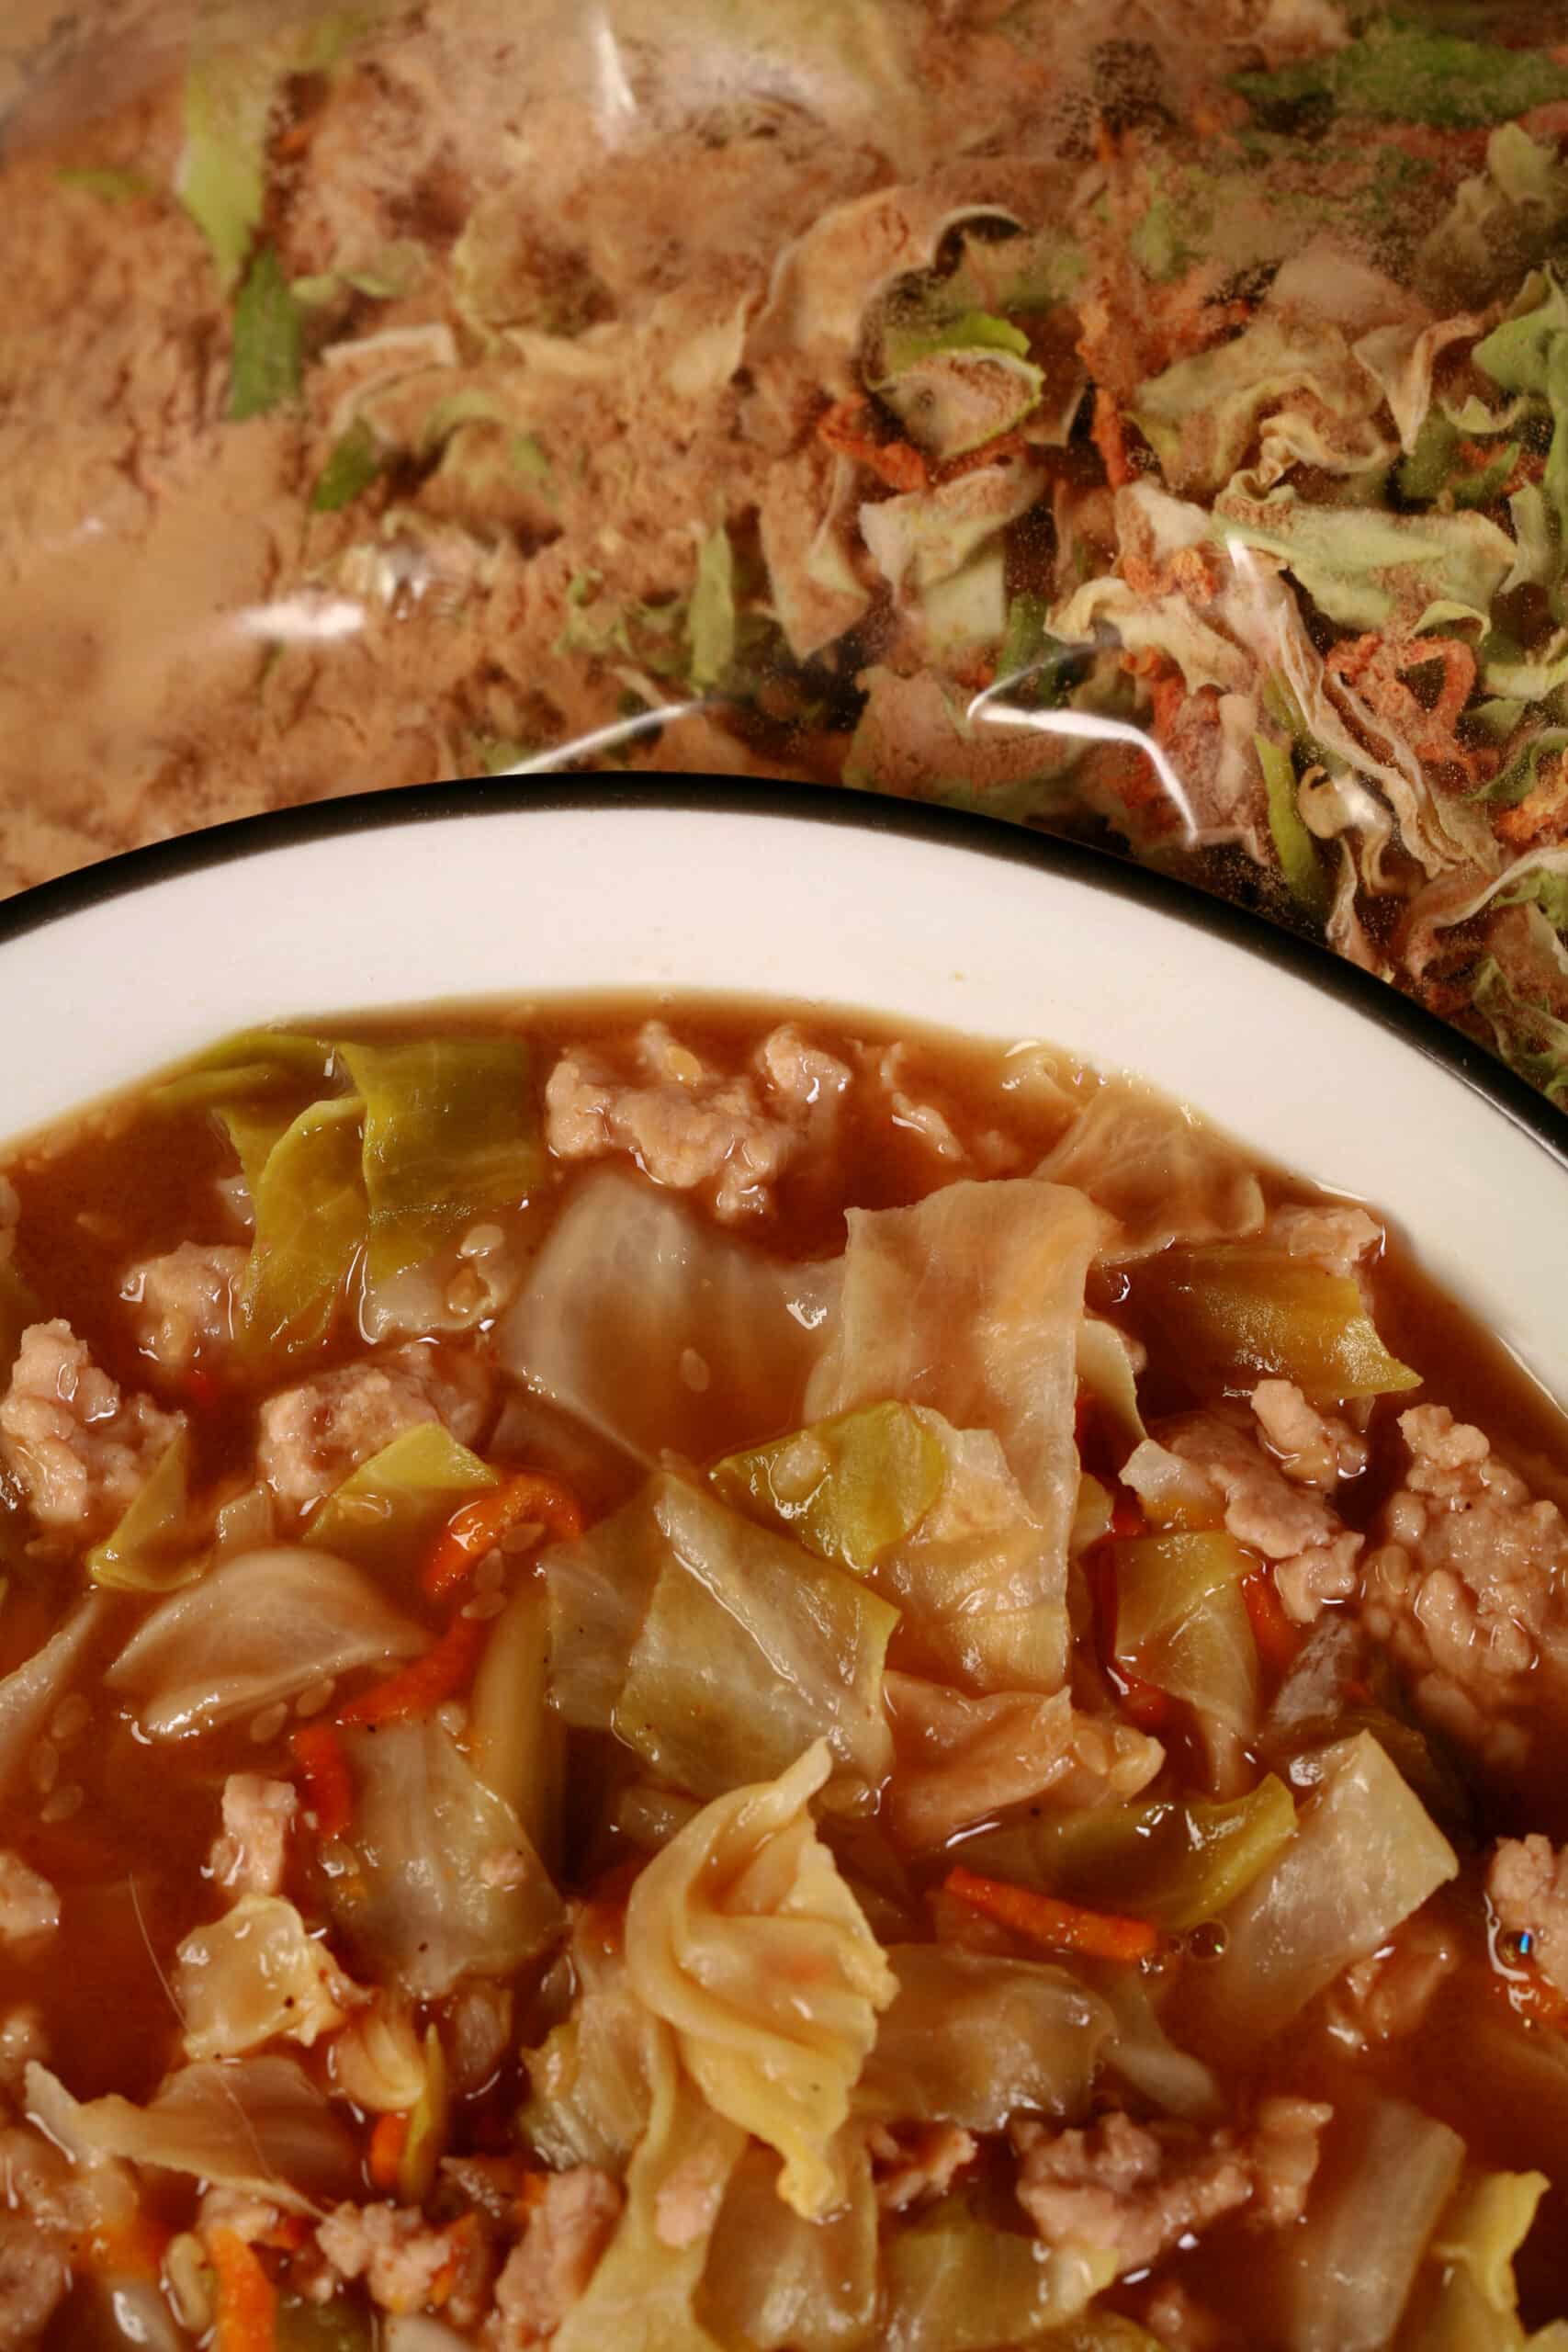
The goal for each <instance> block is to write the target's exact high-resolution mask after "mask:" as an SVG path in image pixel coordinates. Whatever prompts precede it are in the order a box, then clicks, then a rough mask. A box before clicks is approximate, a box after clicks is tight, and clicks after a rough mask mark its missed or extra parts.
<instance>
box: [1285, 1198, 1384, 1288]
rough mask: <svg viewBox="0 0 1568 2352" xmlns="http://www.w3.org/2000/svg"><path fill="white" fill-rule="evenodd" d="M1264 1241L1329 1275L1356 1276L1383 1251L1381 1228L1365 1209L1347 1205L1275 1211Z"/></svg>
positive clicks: (1301, 1206) (1315, 1204)
mask: <svg viewBox="0 0 1568 2352" xmlns="http://www.w3.org/2000/svg"><path fill="white" fill-rule="evenodd" d="M1263 1238H1264V1240H1265V1241H1269V1242H1272V1244H1273V1245H1274V1247H1275V1248H1276V1249H1277V1250H1289V1251H1290V1253H1291V1255H1292V1258H1310V1259H1311V1260H1312V1261H1313V1263H1314V1265H1315V1266H1321V1267H1322V1268H1323V1271H1324V1272H1325V1273H1326V1274H1340V1275H1346V1274H1354V1273H1356V1272H1358V1271H1359V1268H1360V1266H1361V1263H1362V1261H1363V1260H1365V1259H1367V1258H1371V1257H1373V1256H1375V1255H1376V1253H1377V1251H1378V1250H1381V1249H1382V1239H1383V1234H1382V1226H1381V1225H1379V1223H1378V1221H1377V1219H1376V1218H1375V1217H1371V1216H1368V1215H1367V1212H1366V1210H1365V1209H1359V1208H1354V1207H1352V1206H1351V1204H1349V1203H1348V1202H1343V1203H1338V1202H1337V1203H1334V1204H1328V1203H1319V1202H1312V1203H1304V1202H1303V1203H1301V1204H1294V1205H1292V1206H1291V1207H1288V1208H1282V1209H1276V1210H1275V1211H1274V1214H1273V1215H1272V1216H1271V1217H1270V1218H1269V1222H1268V1224H1267V1225H1266V1226H1265V1227H1264V1228H1263Z"/></svg>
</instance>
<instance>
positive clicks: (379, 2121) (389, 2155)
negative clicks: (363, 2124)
mask: <svg viewBox="0 0 1568 2352" xmlns="http://www.w3.org/2000/svg"><path fill="white" fill-rule="evenodd" d="M408 2138H409V2119H408V2117H407V2116H406V2115H378V2117H377V2118H376V2128H375V2130H374V2131H372V2132H371V2134H370V2154H369V2157H368V2159H367V2162H368V2165H369V2172H370V2180H371V2185H372V2187H373V2188H380V2189H385V2190H386V2191H387V2192H388V2194H389V2195H390V2193H391V2192H392V2190H393V2189H395V2188H397V2185H398V2166H399V2165H400V2164H401V2163H402V2160H403V2150H404V2149H405V2148H406V2147H407V2145H408Z"/></svg>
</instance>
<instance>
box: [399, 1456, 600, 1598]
mask: <svg viewBox="0 0 1568 2352" xmlns="http://www.w3.org/2000/svg"><path fill="white" fill-rule="evenodd" d="M533 1519H536V1520H542V1521H544V1523H545V1525H546V1527H547V1529H548V1530H549V1532H550V1533H551V1534H552V1535H554V1536H558V1538H559V1539H560V1541H561V1542H562V1543H563V1544H569V1543H570V1541H571V1540H572V1538H573V1537H574V1536H577V1535H581V1532H582V1506H581V1503H580V1502H579V1501H578V1499H577V1497H576V1496H575V1495H574V1494H573V1493H572V1492H571V1490H570V1487H563V1486H562V1484H561V1482H560V1480H559V1479H558V1478H548V1477H547V1476H545V1474H544V1472H543V1471H542V1470H524V1471H520V1472H519V1474H518V1476H516V1477H515V1478H508V1479H507V1481H506V1483H505V1485H504V1486H502V1487H493V1488H492V1489H491V1492H490V1493H488V1494H483V1495H477V1496H476V1497H475V1498H474V1500H473V1501H472V1502H471V1503H465V1504H464V1505H463V1508H462V1510H459V1511H457V1512H456V1513H455V1514H454V1516H453V1517H452V1518H451V1519H449V1520H448V1521H447V1522H446V1526H445V1527H444V1528H443V1529H442V1531H441V1533H440V1534H439V1535H438V1536H437V1537H436V1540H435V1547H434V1550H433V1552H432V1553H431V1555H430V1557H429V1559H428V1560H427V1561H426V1563H425V1568H424V1589H425V1590H426V1592H427V1593H429V1595H430V1596H431V1599H432V1600H440V1598H441V1597H442V1595H443V1594H445V1593H447V1592H450V1591H451V1589H452V1588H453V1587H454V1586H455V1585H459V1584H461V1583H462V1581H463V1578H464V1577H466V1576H467V1575H468V1571H469V1569H470V1568H471V1567H472V1566H473V1565H474V1563H475V1561H476V1560H482V1559H483V1558H484V1555H485V1554H486V1553H487V1552H491V1551H493V1550H494V1549H495V1546H496V1545H497V1544H499V1543H500V1542H501V1540H502V1537H503V1536H505V1535H509V1534H510V1533H511V1532H512V1530H513V1528H514V1527H521V1526H522V1525H523V1524H524V1522H525V1521H527V1520H533Z"/></svg>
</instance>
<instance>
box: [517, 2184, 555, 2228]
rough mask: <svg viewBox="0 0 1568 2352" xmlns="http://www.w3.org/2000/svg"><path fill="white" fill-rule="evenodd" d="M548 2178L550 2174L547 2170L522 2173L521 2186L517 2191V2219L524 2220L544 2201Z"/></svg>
mask: <svg viewBox="0 0 1568 2352" xmlns="http://www.w3.org/2000/svg"><path fill="white" fill-rule="evenodd" d="M549 2179H550V2176H549V2174H548V2173H547V2172H525V2174H524V2176H523V2186H522V2187H521V2188H519V2190H518V2192H517V2213H518V2218H519V2220H521V2221H525V2222H526V2221H528V2220H529V2219H530V2218H531V2217H532V2216H533V2215H534V2214H535V2213H536V2212H537V2211H538V2210H539V2208H540V2206H541V2205H542V2204H543V2203H544V2201H545V2191H546V2189H547V2188H548V2186H549Z"/></svg>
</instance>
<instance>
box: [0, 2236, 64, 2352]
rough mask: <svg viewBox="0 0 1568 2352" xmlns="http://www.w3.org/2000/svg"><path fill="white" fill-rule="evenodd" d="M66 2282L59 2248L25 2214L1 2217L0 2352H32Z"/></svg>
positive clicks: (62, 2295)
mask: <svg viewBox="0 0 1568 2352" xmlns="http://www.w3.org/2000/svg"><path fill="white" fill-rule="evenodd" d="M69 2278H70V2274H69V2272H68V2271H67V2269H66V2267H65V2259H64V2256H63V2255H62V2252H61V2250H60V2249H59V2248H58V2247H57V2246H56V2245H53V2244H52V2243H51V2240H50V2239H49V2238H47V2237H46V2236H45V2235H44V2234H43V2233H42V2232H41V2231H39V2230H38V2229H36V2228H35V2227H34V2225H33V2223H32V2222H29V2221H28V2218H27V2216H26V2214H25V2213H0V2352H31V2347H32V2346H35V2345H36V2344H38V2343H39V2340H40V2338H41V2337H42V2335H43V2331H44V2329H45V2328H46V2327H47V2326H48V2325H49V2323H50V2321H51V2319H52V2318H53V2316H54V2314H55V2312H56V2311H57V2310H58V2309H59V2307H60V2305H61V2303H62V2301H64V2297H65V2290H66V2287H67V2285H68V2284H69Z"/></svg>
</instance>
